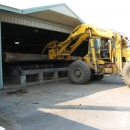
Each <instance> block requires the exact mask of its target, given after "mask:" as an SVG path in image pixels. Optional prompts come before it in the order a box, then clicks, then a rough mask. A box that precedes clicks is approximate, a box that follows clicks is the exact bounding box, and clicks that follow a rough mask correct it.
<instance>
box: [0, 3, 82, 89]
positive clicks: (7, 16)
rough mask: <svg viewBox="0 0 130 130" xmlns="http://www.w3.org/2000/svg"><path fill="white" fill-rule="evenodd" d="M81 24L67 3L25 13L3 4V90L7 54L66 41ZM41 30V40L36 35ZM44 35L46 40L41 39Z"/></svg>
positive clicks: (0, 82) (0, 79) (0, 69)
mask: <svg viewBox="0 0 130 130" xmlns="http://www.w3.org/2000/svg"><path fill="white" fill-rule="evenodd" d="M81 23H84V22H83V21H82V20H81V19H80V18H79V17H78V16H77V15H76V14H75V13H74V12H73V11H72V10H71V9H70V8H69V7H68V6H67V5H66V4H64V3H63V4H57V5H49V6H41V7H36V8H28V9H23V10H20V9H16V8H12V7H8V6H4V5H0V51H1V52H0V89H2V88H3V87H4V85H3V68H4V65H3V66H2V54H3V51H9V52H10V51H13V52H16V51H17V52H24V50H27V51H28V53H29V52H31V51H32V50H35V48H38V47H39V48H41V46H42V45H41V44H42V42H45V43H46V42H48V41H49V40H50V41H51V40H53V39H54V38H55V37H59V38H60V39H59V40H63V39H65V38H66V37H67V36H68V35H69V33H70V32H71V31H72V29H73V28H75V27H76V26H78V25H80V24H81ZM39 29H40V31H41V32H42V33H41V34H39V37H38V36H37V34H36V33H37V32H39ZM30 32H31V33H30ZM32 32H33V34H32ZM34 33H35V36H34ZM31 34H32V35H31ZM43 35H44V36H45V37H46V38H45V37H44V38H41V37H43ZM40 36H41V37H40ZM34 37H35V39H34ZM52 37H53V38H52ZM40 38H41V40H39V39H40ZM37 39H38V40H37ZM43 39H44V40H43ZM45 39H46V40H45ZM19 40H20V42H21V44H20V45H16V44H15V43H16V41H19ZM42 40H43V41H42ZM27 48H29V49H27ZM38 51H39V50H37V51H35V52H33V53H38Z"/></svg>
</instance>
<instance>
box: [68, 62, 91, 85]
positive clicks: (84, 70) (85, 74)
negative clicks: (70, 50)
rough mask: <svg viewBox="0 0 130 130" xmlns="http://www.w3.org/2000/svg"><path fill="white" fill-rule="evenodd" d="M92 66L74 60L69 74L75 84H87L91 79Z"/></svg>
mask: <svg viewBox="0 0 130 130" xmlns="http://www.w3.org/2000/svg"><path fill="white" fill-rule="evenodd" d="M90 75H91V71H90V67H89V66H88V65H87V64H86V63H85V62H84V61H80V60H77V61H75V62H73V63H72V64H71V65H70V67H69V70H68V76H69V79H70V81H71V82H72V83H73V84H85V83H87V82H88V81H89V80H90Z"/></svg>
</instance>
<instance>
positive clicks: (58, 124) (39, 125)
mask: <svg viewBox="0 0 130 130" xmlns="http://www.w3.org/2000/svg"><path fill="white" fill-rule="evenodd" d="M33 122H34V123H33ZM16 123H17V124H18V125H19V128H18V129H17V130H98V129H97V128H94V127H91V126H88V125H84V124H82V123H79V122H76V121H73V120H70V119H66V118H64V117H61V116H58V115H54V114H50V113H45V112H41V111H38V112H36V113H34V114H32V115H29V116H26V117H24V118H21V119H19V120H18V121H17V122H16Z"/></svg>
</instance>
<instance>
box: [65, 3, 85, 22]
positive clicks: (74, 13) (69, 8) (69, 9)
mask: <svg viewBox="0 0 130 130" xmlns="http://www.w3.org/2000/svg"><path fill="white" fill-rule="evenodd" d="M64 5H65V6H66V8H67V9H68V10H70V11H71V12H72V13H73V14H74V15H75V16H76V17H77V18H78V19H79V21H80V22H81V23H85V22H84V21H83V20H82V19H81V18H80V17H79V16H78V15H77V14H76V13H74V11H73V10H71V9H70V8H69V7H68V5H66V4H65V3H64Z"/></svg>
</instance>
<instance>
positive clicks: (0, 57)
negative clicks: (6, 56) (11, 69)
mask: <svg viewBox="0 0 130 130" xmlns="http://www.w3.org/2000/svg"><path fill="white" fill-rule="evenodd" d="M2 88H3V73H2V39H1V14H0V89H2Z"/></svg>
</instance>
